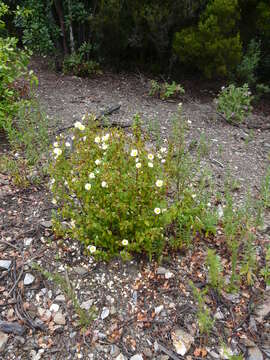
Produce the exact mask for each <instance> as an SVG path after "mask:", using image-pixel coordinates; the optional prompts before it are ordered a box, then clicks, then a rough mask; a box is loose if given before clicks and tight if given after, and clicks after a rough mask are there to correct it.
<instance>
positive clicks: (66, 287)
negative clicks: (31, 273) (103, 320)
mask: <svg viewBox="0 0 270 360" xmlns="http://www.w3.org/2000/svg"><path fill="white" fill-rule="evenodd" d="M31 266H32V268H33V269H34V270H37V271H39V272H40V273H41V274H42V275H43V276H44V277H45V278H46V279H48V280H50V281H52V282H54V283H55V284H56V285H58V286H59V288H60V289H61V291H62V292H63V293H64V294H65V295H66V297H67V298H68V299H69V300H71V302H72V305H73V307H74V310H75V312H76V314H77V315H78V317H79V323H80V326H81V327H82V328H83V329H85V328H87V327H88V326H89V325H90V324H91V322H92V321H93V320H94V319H95V318H96V309H95V308H94V307H92V308H91V309H90V310H89V311H87V310H85V309H82V308H81V306H80V303H79V300H78V298H77V295H76V293H75V291H74V289H73V288H72V285H71V283H70V280H69V277H68V273H67V271H66V273H65V277H63V276H61V275H60V274H52V273H51V272H49V271H47V270H45V269H43V268H42V267H41V266H39V265H38V264H36V263H32V264H31Z"/></svg>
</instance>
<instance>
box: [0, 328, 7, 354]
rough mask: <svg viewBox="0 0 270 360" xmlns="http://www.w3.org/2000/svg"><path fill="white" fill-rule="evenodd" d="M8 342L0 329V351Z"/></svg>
mask: <svg viewBox="0 0 270 360" xmlns="http://www.w3.org/2000/svg"><path fill="white" fill-rule="evenodd" d="M7 342H8V335H7V334H5V333H3V332H2V331H0V352H2V351H4V349H5V347H6V344H7Z"/></svg>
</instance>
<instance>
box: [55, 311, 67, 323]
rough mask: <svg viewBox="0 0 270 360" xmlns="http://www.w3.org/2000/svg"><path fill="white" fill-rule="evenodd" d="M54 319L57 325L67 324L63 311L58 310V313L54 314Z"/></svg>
mask: <svg viewBox="0 0 270 360" xmlns="http://www.w3.org/2000/svg"><path fill="white" fill-rule="evenodd" d="M53 321H54V322H55V324H57V325H66V318H65V315H63V314H62V312H61V311H59V312H57V313H56V314H55V315H54V318H53Z"/></svg>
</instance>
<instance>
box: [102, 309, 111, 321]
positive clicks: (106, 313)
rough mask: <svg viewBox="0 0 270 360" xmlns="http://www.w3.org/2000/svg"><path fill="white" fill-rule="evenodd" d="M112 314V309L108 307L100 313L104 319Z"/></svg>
mask: <svg viewBox="0 0 270 360" xmlns="http://www.w3.org/2000/svg"><path fill="white" fill-rule="evenodd" d="M109 315H110V310H109V309H108V308H106V307H104V308H103V310H102V313H101V315H100V317H101V319H102V320H104V319H106V318H107V317H108V316H109Z"/></svg>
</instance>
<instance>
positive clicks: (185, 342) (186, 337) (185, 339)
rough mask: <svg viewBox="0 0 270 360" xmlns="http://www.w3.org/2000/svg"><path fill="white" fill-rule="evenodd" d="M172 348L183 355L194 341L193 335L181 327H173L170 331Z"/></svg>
mask: <svg viewBox="0 0 270 360" xmlns="http://www.w3.org/2000/svg"><path fill="white" fill-rule="evenodd" d="M171 338H172V340H173V345H174V348H175V350H176V352H177V354H179V355H182V356H184V355H185V354H186V353H187V352H188V351H189V349H190V347H191V344H192V343H193V342H194V337H193V336H192V335H190V334H189V333H187V332H186V331H184V330H183V329H181V328H178V329H175V330H174V331H173V332H172V333H171Z"/></svg>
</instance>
